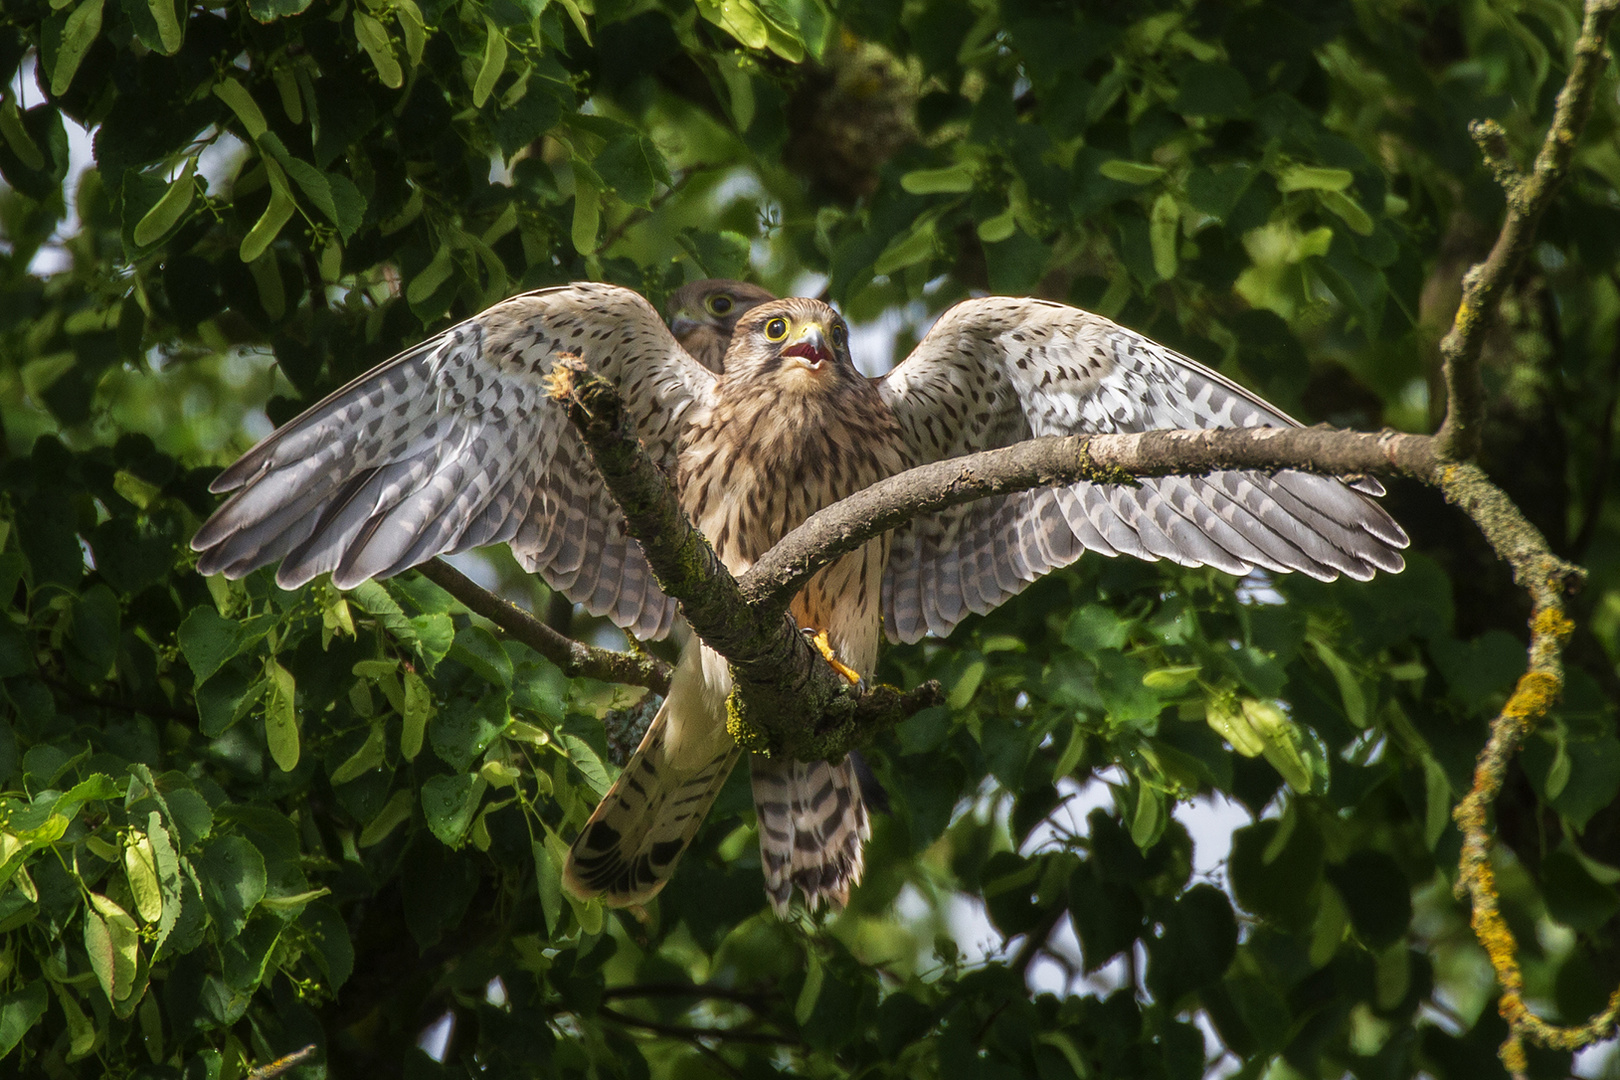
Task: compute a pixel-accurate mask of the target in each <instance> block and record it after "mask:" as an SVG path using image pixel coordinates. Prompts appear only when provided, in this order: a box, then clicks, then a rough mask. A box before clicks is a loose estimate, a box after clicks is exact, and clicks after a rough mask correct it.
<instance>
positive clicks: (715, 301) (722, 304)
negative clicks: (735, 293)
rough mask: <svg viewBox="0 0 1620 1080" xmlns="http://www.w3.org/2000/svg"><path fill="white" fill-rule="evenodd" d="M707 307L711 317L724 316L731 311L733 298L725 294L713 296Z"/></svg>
mask: <svg viewBox="0 0 1620 1080" xmlns="http://www.w3.org/2000/svg"><path fill="white" fill-rule="evenodd" d="M705 306H706V307H708V309H709V314H710V315H724V314H726V313H727V312H728V311H730V310H731V297H729V296H727V295H726V294H725V293H720V294H718V295H715V296H711V297H709V302H708V304H707V305H705Z"/></svg>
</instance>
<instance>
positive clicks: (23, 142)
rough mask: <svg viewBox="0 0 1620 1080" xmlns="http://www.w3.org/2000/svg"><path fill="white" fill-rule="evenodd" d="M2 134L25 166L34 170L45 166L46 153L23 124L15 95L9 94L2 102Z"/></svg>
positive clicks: (0, 119) (0, 131) (0, 108)
mask: <svg viewBox="0 0 1620 1080" xmlns="http://www.w3.org/2000/svg"><path fill="white" fill-rule="evenodd" d="M0 136H3V137H4V138H5V140H6V145H7V146H9V147H10V148H11V152H12V153H13V154H15V155H16V156H17V160H18V161H20V162H22V164H23V167H24V168H27V169H29V170H30V171H32V172H39V171H40V170H41V169H43V168H45V164H46V162H45V154H44V153H43V152H42V151H41V150H40V148H39V144H38V143H36V142H35V141H34V137H33V136H32V135H30V134H29V133H28V129H27V128H26V127H24V126H23V121H22V113H20V112H19V111H18V110H17V99H16V97H15V96H12V95H8V96H7V97H6V100H5V101H3V102H0Z"/></svg>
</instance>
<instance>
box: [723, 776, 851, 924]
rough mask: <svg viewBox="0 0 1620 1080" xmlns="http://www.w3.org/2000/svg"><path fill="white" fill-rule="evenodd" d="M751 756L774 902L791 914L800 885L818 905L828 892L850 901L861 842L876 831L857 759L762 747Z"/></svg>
mask: <svg viewBox="0 0 1620 1080" xmlns="http://www.w3.org/2000/svg"><path fill="white" fill-rule="evenodd" d="M751 761H752V772H753V786H754V809H755V810H756V811H757V813H758V815H759V854H760V862H761V865H762V866H763V867H764V870H765V892H766V893H767V894H768V895H769V896H770V898H771V907H773V908H775V909H776V913H777V914H778V915H785V914H787V909H788V901H789V900H791V899H792V897H793V887H794V886H795V885H797V886H798V887H799V888H800V889H801V890H802V891H803V892H804V899H805V903H806V904H807V905H809V907H810V909H811V910H812V911H813V910H815V909H816V908H817V907H819V906H820V904H821V902H822V901H823V900H825V901H827V904H828V905H829V906H830V907H832V908H833V909H834V910H836V909H838V908H841V907H843V906H844V904H846V903H847V902H848V901H849V890H850V886H852V885H855V884H857V883H858V882H859V881H860V880H861V870H862V860H861V849H862V845H863V844H864V842H865V841H866V838H867V837H868V836H870V835H871V832H872V830H871V825H870V823H869V822H868V820H867V816H866V804H865V803H864V802H863V801H862V799H861V785H860V780H859V778H858V777H857V775H856V771H855V765H854V762H853V760H852V759H851V758H845V759H844V760H843V761H841V762H839V763H838V764H837V765H829V764H827V763H826V762H825V761H812V762H802V761H783V760H779V759H776V758H767V757H761V756H759V755H757V754H756V755H754V756H753V757H752V759H751Z"/></svg>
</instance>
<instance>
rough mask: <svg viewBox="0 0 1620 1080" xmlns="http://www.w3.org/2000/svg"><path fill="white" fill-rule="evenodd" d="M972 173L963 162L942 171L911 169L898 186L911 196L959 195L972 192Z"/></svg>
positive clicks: (971, 167) (971, 169)
mask: <svg viewBox="0 0 1620 1080" xmlns="http://www.w3.org/2000/svg"><path fill="white" fill-rule="evenodd" d="M973 173H974V168H973V166H972V165H971V164H970V163H968V162H965V161H961V162H957V163H956V164H955V165H948V166H946V167H945V168H943V169H913V170H912V171H911V172H908V173H906V174H904V175H903V176H901V177H900V186H901V187H902V188H904V189H905V190H906V191H909V192H911V193H912V194H913V195H941V194H955V193H961V192H965V191H972V190H973ZM982 235H983V234H982V233H981V237H982ZM1008 235H1011V234H1010V233H1009V234H1008ZM1002 239H1006V237H1002Z"/></svg>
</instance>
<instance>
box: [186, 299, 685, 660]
mask: <svg viewBox="0 0 1620 1080" xmlns="http://www.w3.org/2000/svg"><path fill="white" fill-rule="evenodd" d="M565 354H569V355H575V356H578V357H580V358H582V359H583V360H584V361H585V362H586V363H587V364H589V365H590V366H591V368H592V369H593V370H596V371H598V372H600V373H602V374H603V375H605V376H607V377H609V378H611V379H613V380H615V381H616V382H617V383H618V385H619V389H620V391H621V393H622V394H623V395H624V397H625V399H626V402H627V403H628V405H629V407H630V410H631V413H632V416H633V418H634V422H635V425H636V429H637V432H638V434H640V435H641V437H642V439H643V440H644V441H645V443H646V444H647V447H648V449H649V450H650V451H651V452H652V454H653V455H654V456H655V457H656V458H658V459H659V460H660V461H662V462H663V463H665V464H666V465H668V466H670V467H671V468H673V464H674V460H675V453H676V449H677V443H678V442H679V439H680V435H681V431H682V430H683V427H684V424H685V418H686V416H687V414H688V412H689V410H690V408H691V407H692V405H693V404H694V403H696V402H698V401H699V400H701V399H706V398H707V396H708V395H710V394H712V392H713V385H714V378H713V376H712V375H711V374H710V373H709V372H708V371H706V370H704V369H703V368H702V367H700V366H699V365H698V364H697V363H695V362H694V361H693V360H692V359H691V358H690V357H689V356H687V355H686V353H685V352H684V351H683V350H682V349H681V348H680V346H679V345H678V344H677V343H676V342H675V339H674V338H673V337H672V336H671V335H670V333H669V331H668V330H667V329H666V328H665V327H664V324H663V323H662V321H660V320H659V318H658V315H657V313H656V312H655V311H653V309H652V308H651V306H649V305H648V304H647V302H646V301H645V300H643V299H642V298H641V297H639V296H637V295H636V294H635V293H633V292H631V291H629V290H627V289H621V288H618V287H616V286H612V285H601V284H593V283H580V284H575V285H569V286H564V287H560V288H553V289H542V290H539V291H537V292H532V293H525V294H523V295H521V296H515V297H512V298H511V299H509V300H506V301H503V302H502V303H500V304H497V305H495V306H494V307H492V308H490V309H489V310H487V311H485V312H483V313H482V314H480V315H477V316H476V317H474V318H472V319H469V320H467V321H466V322H463V323H460V324H458V325H456V326H454V327H451V328H450V329H449V330H446V331H445V332H443V333H442V334H439V335H437V336H436V337H434V338H431V339H429V340H428V341H425V342H423V343H422V344H420V345H417V346H415V347H414V348H412V349H409V350H407V351H406V352H404V353H401V354H400V355H399V356H397V357H395V358H394V359H392V360H389V361H388V362H386V363H384V364H382V365H381V366H379V367H377V368H375V369H373V370H372V371H370V372H368V373H367V374H365V375H362V376H361V377H360V378H358V379H356V380H354V381H353V382H351V383H349V384H348V385H347V386H345V387H343V388H342V389H340V390H338V391H336V392H335V393H333V394H332V395H331V396H329V397H327V398H326V399H325V400H324V401H321V402H320V403H319V404H317V405H315V406H314V407H312V408H311V409H309V410H308V411H306V412H305V413H303V414H302V415H301V416H299V417H297V418H296V419H295V420H293V421H291V422H290V423H288V424H287V425H285V426H284V427H282V428H280V429H279V430H277V431H276V432H275V433H274V434H272V435H271V436H270V437H269V438H267V439H265V440H264V441H263V442H261V443H260V444H259V445H258V446H256V447H255V448H254V449H253V450H251V451H249V452H248V454H246V455H245V456H244V457H243V458H242V459H241V460H240V461H238V462H237V463H236V464H235V465H233V466H231V467H230V468H229V469H227V470H226V471H225V472H223V473H222V474H220V476H219V478H218V479H216V480H215V481H214V484H213V490H214V491H219V492H224V491H232V492H234V494H233V495H232V496H231V497H230V498H229V499H228V500H226V502H225V503H224V504H223V505H222V506H221V507H220V508H219V510H218V511H217V512H216V513H215V514H214V515H213V516H212V517H211V518H209V520H208V521H207V522H206V523H205V524H204V525H203V527H202V529H200V530H199V531H198V533H197V535H196V537H195V538H193V540H192V547H193V548H195V549H196V550H197V551H199V552H201V553H202V554H201V557H200V558H199V560H198V568H199V570H201V571H202V572H203V573H205V574H212V573H220V572H223V573H225V574H226V575H228V576H231V577H239V576H241V575H243V574H245V573H247V572H248V571H250V570H252V569H254V568H256V567H259V566H264V565H266V564H268V563H272V562H275V561H276V560H278V559H279V560H281V568H280V569H279V570H278V571H277V574H276V581H277V583H278V584H280V585H282V586H283V587H284V588H293V587H296V586H298V585H301V584H303V583H304V582H307V581H309V580H310V579H312V578H314V577H316V576H318V575H320V574H322V573H326V572H331V574H332V578H333V582H334V583H335V584H337V585H338V586H339V587H340V588H348V587H350V586H353V585H356V584H358V583H360V582H362V581H365V580H366V579H368V578H373V577H387V576H389V575H391V574H397V573H399V572H400V571H402V570H405V569H407V568H409V567H411V566H415V565H417V564H418V563H421V562H424V561H425V560H427V559H429V558H432V557H433V556H435V555H441V554H447V553H454V552H458V551H465V550H467V549H468V548H473V547H478V546H480V545H484V544H493V543H499V542H502V541H507V542H510V544H511V545H512V549H513V551H514V552H515V553H516V555H517V557H518V559H519V561H520V562H522V563H523V564H524V566H525V567H527V568H528V569H530V570H532V571H537V572H539V573H540V574H541V575H542V576H544V577H545V578H546V580H547V581H548V582H549V583H550V584H551V585H552V586H553V587H554V588H557V589H559V590H560V591H562V592H563V593H564V594H565V595H567V596H568V597H569V598H570V599H571V600H574V601H576V602H578V603H582V604H584V605H585V606H586V608H587V609H588V610H590V611H591V613H592V614H596V615H607V616H609V617H610V618H612V619H613V620H614V621H615V622H616V623H618V625H620V626H623V627H626V628H627V629H630V630H631V631H633V632H634V633H636V634H637V635H638V636H641V637H656V636H659V635H661V634H663V633H665V632H667V631H668V629H669V626H670V624H671V623H672V621H673V619H674V616H675V604H674V602H673V601H672V600H670V599H669V598H668V597H666V596H664V595H663V593H662V592H661V591H660V590H659V589H658V587H657V585H656V583H655V582H654V581H653V580H652V577H651V574H650V572H649V570H648V568H647V565H646V561H645V559H644V557H643V556H642V553H641V549H640V547H639V546H638V545H636V544H635V543H634V542H632V541H631V540H630V539H629V537H628V536H627V535H626V534H625V530H624V522H623V518H622V516H621V515H620V513H619V511H618V508H617V507H616V506H615V505H614V503H613V500H612V498H611V496H610V495H609V494H608V493H607V491H606V489H605V488H603V486H602V484H601V481H600V479H599V478H598V476H597V474H596V471H595V468H594V467H593V466H592V465H591V463H590V458H589V454H588V452H587V451H586V450H585V447H584V445H583V443H581V442H580V440H579V437H578V435H577V434H575V432H574V430H573V427H572V425H571V424H569V422H568V420H567V418H566V417H565V416H564V415H563V413H562V410H561V408H560V407H559V406H558V405H557V404H556V403H555V402H553V401H551V400H550V398H549V397H548V395H547V391H546V377H547V376H548V375H549V374H550V372H551V370H552V367H553V365H554V364H555V363H556V361H557V359H558V357H559V356H562V355H565Z"/></svg>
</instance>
